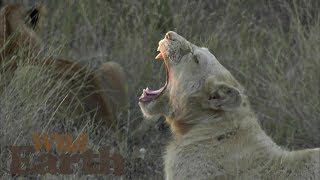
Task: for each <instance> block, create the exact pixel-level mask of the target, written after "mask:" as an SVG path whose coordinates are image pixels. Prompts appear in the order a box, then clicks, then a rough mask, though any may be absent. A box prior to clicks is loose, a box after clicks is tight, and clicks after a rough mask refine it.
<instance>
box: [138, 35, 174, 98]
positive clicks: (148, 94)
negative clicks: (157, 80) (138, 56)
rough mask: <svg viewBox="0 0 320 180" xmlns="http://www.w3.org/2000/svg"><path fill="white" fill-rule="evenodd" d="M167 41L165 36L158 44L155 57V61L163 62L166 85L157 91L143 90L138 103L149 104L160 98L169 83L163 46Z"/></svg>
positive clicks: (166, 59) (166, 54) (167, 37)
mask: <svg viewBox="0 0 320 180" xmlns="http://www.w3.org/2000/svg"><path fill="white" fill-rule="evenodd" d="M166 40H169V36H168V35H166V36H165V39H163V40H161V41H160V42H159V46H158V49H157V51H158V52H159V54H158V55H157V56H156V57H155V59H157V60H161V59H163V60H164V62H165V67H166V83H165V85H164V86H163V87H162V88H160V89H158V90H151V89H149V88H148V87H147V88H145V89H143V92H142V95H141V96H140V98H139V101H140V102H144V103H148V102H151V101H152V100H155V99H157V98H158V97H160V96H161V94H162V93H163V92H164V91H165V90H166V89H167V86H168V83H169V66H168V62H167V61H168V59H169V58H168V52H166V48H165V47H164V45H163V42H164V41H166Z"/></svg>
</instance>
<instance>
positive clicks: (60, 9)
mask: <svg viewBox="0 0 320 180" xmlns="http://www.w3.org/2000/svg"><path fill="white" fill-rule="evenodd" d="M5 2H21V1H13V0H8V1H5ZM32 2H33V1H28V0H27V1H23V3H25V4H27V5H32ZM44 4H46V5H47V7H48V17H47V21H46V24H45V26H44V30H43V32H42V34H41V36H42V37H43V42H44V44H45V45H46V46H45V50H44V52H45V54H46V55H49V56H50V55H52V54H54V56H60V57H61V56H62V57H68V58H70V59H74V60H77V61H80V62H81V63H85V64H88V65H89V66H92V67H93V68H95V67H96V66H97V65H98V64H100V63H101V62H106V61H111V60H112V61H117V62H119V63H120V64H122V65H123V66H124V68H125V70H126V72H127V75H128V88H129V97H130V98H129V103H128V105H127V107H126V108H125V109H123V110H121V111H120V112H119V113H118V118H119V122H118V126H117V127H118V129H116V130H112V131H110V130H108V129H107V128H104V127H99V128H97V126H94V125H93V123H92V121H91V120H90V118H89V117H88V116H87V115H77V114H74V113H72V112H73V110H72V105H71V104H70V105H63V107H62V106H61V105H60V102H61V101H62V100H61V98H63V97H64V96H63V95H64V94H65V93H66V91H67V90H66V89H65V88H64V87H65V86H64V85H63V84H64V83H62V82H61V83H59V82H52V81H50V79H51V78H50V75H48V74H50V73H48V72H47V71H46V70H45V69H42V68H39V67H38V68H36V67H27V68H25V67H23V65H21V66H20V69H19V70H18V72H17V74H16V75H15V77H14V78H13V81H12V82H11V83H9V84H6V85H5V90H4V91H3V92H2V94H1V98H0V105H1V106H0V124H1V126H0V144H1V155H0V158H1V165H2V167H1V169H0V177H2V179H7V178H8V177H11V176H10V175H9V174H8V173H7V172H8V171H9V166H8V165H9V163H8V162H7V159H8V153H7V150H6V148H5V146H8V145H13V144H17V145H22V144H30V142H31V135H32V134H33V133H35V132H46V133H67V132H70V133H72V134H74V135H78V134H79V133H80V132H81V131H84V132H86V133H87V134H88V135H89V139H90V147H99V146H101V145H104V144H108V145H112V146H114V147H115V148H116V149H118V150H119V151H120V152H121V153H122V155H123V156H124V157H125V158H126V167H125V169H126V174H125V176H124V177H123V178H124V179H161V178H163V172H162V168H163V166H162V157H161V156H162V154H163V150H164V147H163V146H164V145H165V144H166V142H167V141H168V138H169V131H168V127H167V126H165V125H163V122H162V121H161V119H160V121H158V122H152V123H148V124H149V126H144V123H143V117H142V114H141V112H140V109H139V107H138V97H139V96H140V94H141V90H142V89H143V88H145V87H146V86H149V87H153V88H158V87H160V86H162V83H164V81H165V80H164V78H165V75H164V73H165V71H164V68H163V67H162V66H163V65H162V64H161V63H160V62H154V61H153V58H154V56H155V55H156V47H157V43H158V41H159V40H160V39H161V38H162V37H163V35H164V33H165V32H166V31H168V30H174V31H176V32H178V33H179V34H181V35H183V36H184V37H186V38H187V39H190V41H191V42H194V43H195V44H198V45H202V46H205V47H208V48H209V49H210V50H211V52H213V53H214V54H215V55H216V57H217V58H218V59H219V60H220V61H221V63H222V64H223V65H225V66H226V67H227V68H228V69H229V70H230V71H231V72H232V73H233V74H234V75H235V77H236V78H237V79H238V80H239V81H241V83H242V84H243V85H244V86H245V87H246V89H247V90H248V92H247V93H248V95H249V97H250V100H251V103H252V105H253V108H254V109H255V111H256V113H257V115H258V117H259V120H260V122H261V124H262V127H263V129H264V130H265V131H266V132H267V134H268V135H269V136H271V137H272V138H273V139H274V140H275V141H276V142H277V144H279V145H281V146H283V147H285V148H288V149H301V148H305V147H319V146H320V119H319V117H320V108H319V107H320V91H319V89H320V71H319V69H320V58H319V55H320V54H319V53H320V43H319V42H320V34H319V32H320V14H319V12H318V9H319V8H320V3H319V2H318V1H317V0H313V1H312V0H303V1H299V2H297V1H293V2H292V1H289V0H288V1H280V0H265V1H263V2H259V3H257V2H256V1H253V0H249V1H245V2H242V1H241V2H240V1H238V0H231V1H228V2H227V1H222V0H218V1H214V2H213V1H210V0H206V1H199V2H195V1H189V0H187V1H183V0H177V1H173V0H167V1H164V2H161V3H160V1H158V0H150V1H137V0H133V1H132V0H118V1H115V0H111V1H94V2H93V1H89V0H78V1H71V0H68V1H48V2H47V1H46V2H45V3H44ZM1 79H4V76H3V77H1ZM3 82H4V81H1V82H0V83H3ZM0 87H1V85H0ZM49 87H50V88H49ZM52 87H53V88H52ZM0 92H1V91H0ZM155 121H156V120H155ZM79 122H80V123H79ZM150 124H151V125H150ZM141 127H142V128H141ZM141 148H145V149H146V154H145V156H144V157H142V156H141V154H140V153H139V149H141ZM77 176H78V175H76V174H75V175H73V176H64V177H62V176H50V177H49V176H45V178H50V179H52V178H56V179H60V178H65V179H78V178H77ZM38 178H41V176H38ZM87 178H93V179H94V178H97V177H93V176H88V177H87ZM100 178H102V179H103V178H106V177H100ZM107 178H116V177H107Z"/></svg>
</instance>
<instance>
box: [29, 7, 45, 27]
mask: <svg viewBox="0 0 320 180" xmlns="http://www.w3.org/2000/svg"><path fill="white" fill-rule="evenodd" d="M45 12H46V9H45V7H44V6H42V5H36V6H34V7H32V8H31V9H29V10H28V11H27V22H26V23H27V24H28V25H30V27H31V28H32V29H33V30H37V29H38V27H39V26H40V18H43V17H41V16H43V15H44V14H45Z"/></svg>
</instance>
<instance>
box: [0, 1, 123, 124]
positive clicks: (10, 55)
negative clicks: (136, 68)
mask: <svg viewBox="0 0 320 180" xmlns="http://www.w3.org/2000/svg"><path fill="white" fill-rule="evenodd" d="M44 13H45V8H44V7H43V6H36V7H34V8H32V9H30V10H26V9H25V8H24V7H23V6H21V5H18V4H14V5H7V6H4V7H3V8H2V9H1V10H0V18H1V19H0V46H1V51H0V65H1V66H0V67H1V69H0V70H1V71H0V80H1V82H2V87H1V86H0V92H1V91H2V90H3V88H5V86H6V85H8V84H9V83H10V81H11V79H12V78H13V77H14V76H15V74H16V73H15V71H16V70H17V68H18V66H19V64H21V66H26V65H28V66H29V65H31V66H37V67H43V68H46V69H49V70H50V71H51V72H53V74H55V78H57V80H58V79H59V80H64V81H65V82H68V83H69V84H68V86H69V88H70V91H71V93H70V94H69V95H70V96H75V97H70V98H66V99H67V100H68V99H72V98H77V99H79V100H80V104H79V113H85V112H90V113H92V115H93V116H94V117H95V119H96V120H101V119H102V120H103V122H105V123H107V124H108V125H111V124H112V123H113V122H114V119H115V115H114V112H115V111H116V109H119V108H120V107H122V106H124V104H125V103H126V100H127V98H126V93H127V92H126V76H125V72H124V70H123V68H122V67H121V66H120V65H119V64H118V63H115V62H107V63H103V64H101V65H100V66H99V67H98V68H97V69H91V68H89V67H87V66H86V65H82V64H80V63H77V62H75V61H73V60H68V59H61V58H53V57H49V58H47V57H45V58H39V57H40V56H38V54H37V53H39V52H40V51H41V48H42V47H41V39H40V38H39V37H38V36H37V31H38V30H39V29H40V26H41V23H42V20H43V15H44ZM30 54H31V55H30ZM32 54H33V55H32ZM17 59H20V61H21V59H22V61H25V62H20V61H18V60H17ZM3 86H4V87H3ZM73 90H75V91H76V92H72V91H73ZM69 95H68V96H69Z"/></svg>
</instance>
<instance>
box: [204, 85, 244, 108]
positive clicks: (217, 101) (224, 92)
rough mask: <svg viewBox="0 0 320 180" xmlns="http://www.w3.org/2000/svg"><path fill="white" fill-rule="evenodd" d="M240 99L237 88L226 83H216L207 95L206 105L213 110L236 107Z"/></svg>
mask: <svg viewBox="0 0 320 180" xmlns="http://www.w3.org/2000/svg"><path fill="white" fill-rule="evenodd" d="M241 101H242V99H241V95H240V92H239V90H238V89H236V88H234V87H231V86H228V85H226V84H218V85H217V84H216V85H215V87H214V88H213V90H212V91H211V93H210V94H209V97H208V105H209V107H210V108H211V109H214V110H228V109H232V108H236V107H238V106H239V105H240V104H241Z"/></svg>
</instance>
